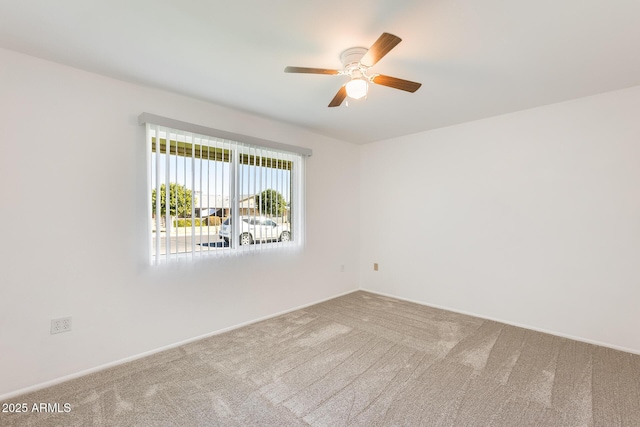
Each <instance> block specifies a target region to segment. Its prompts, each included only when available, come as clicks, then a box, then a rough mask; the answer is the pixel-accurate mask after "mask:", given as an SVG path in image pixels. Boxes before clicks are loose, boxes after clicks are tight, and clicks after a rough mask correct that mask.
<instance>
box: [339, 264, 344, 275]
mask: <svg viewBox="0 0 640 427" xmlns="http://www.w3.org/2000/svg"><path fill="white" fill-rule="evenodd" d="M340 273H344V264H342V265H340Z"/></svg>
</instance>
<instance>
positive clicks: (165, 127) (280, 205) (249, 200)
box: [139, 113, 311, 264]
mask: <svg viewBox="0 0 640 427" xmlns="http://www.w3.org/2000/svg"><path fill="white" fill-rule="evenodd" d="M139 122H140V123H144V124H146V132H147V151H148V156H147V159H148V160H147V165H148V171H149V173H148V181H149V183H148V202H149V209H148V212H149V224H150V226H149V253H150V257H151V262H152V263H153V264H159V263H163V262H166V261H169V260H185V259H196V258H201V257H204V256H230V255H238V254H243V253H257V252H262V251H265V250H279V249H285V248H286V249H291V248H296V247H300V246H301V245H302V242H303V230H304V223H303V221H304V188H303V186H304V158H305V156H308V155H310V154H311V152H310V150H308V149H304V148H301V147H294V146H288V145H285V144H279V143H275V142H271V141H263V140H257V139H255V138H251V137H246V136H242V135H235V134H230V133H227V132H223V131H219V130H216V129H210V128H204V127H201V126H197V125H191V124H188V123H184V122H179V121H176V120H172V119H167V118H163V117H159V116H154V115H151V114H148V113H143V114H142V115H141V116H140V117H139Z"/></svg>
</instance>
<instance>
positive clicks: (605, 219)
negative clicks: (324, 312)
mask: <svg viewBox="0 0 640 427" xmlns="http://www.w3.org/2000/svg"><path fill="white" fill-rule="evenodd" d="M361 153H362V156H361V192H360V201H361V207H360V209H361V212H362V215H361V218H362V221H361V243H360V248H361V263H360V268H361V281H362V282H361V287H363V288H365V289H369V290H373V291H377V292H381V293H386V294H391V295H396V296H399V297H402V298H406V299H412V300H416V301H420V302H423V303H427V304H432V305H438V306H443V307H448V308H451V309H454V310H458V311H464V312H469V313H475V314H477V315H481V316H485V317H490V318H495V319H499V320H503V321H507V322H510V323H515V324H520V325H524V326H527V327H532V328H537V329H542V330H547V331H551V332H553V333H556V334H563V335H569V336H573V337H576V338H579V339H582V340H591V341H595V342H600V343H603V344H606V345H609V346H614V347H618V348H624V349H627V350H630V351H634V352H640V327H639V326H640V310H639V309H638V303H639V302H640V268H639V266H640V196H639V194H640V193H639V191H640V163H639V159H640V87H634V88H630V89H626V90H621V91H616V92H610V93H606V94H601V95H597V96H593V97H589V98H583V99H578V100H574V101H570V102H565V103H561V104H556V105H549V106H545V107H541V108H536V109H532V110H528V111H522V112H518V113H514V114H509V115H504V116H500V117H494V118H490V119H485V120H480V121H476V122H471V123H466V124H462V125H458V126H453V127H449V128H443V129H438V130H433V131H429V132H424V133H420V134H415V135H410V136H406V137H402V138H396V139H392V140H387V141H383V142H378V143H373V144H368V145H365V146H363V147H362V150H361ZM374 262H378V263H379V264H380V270H379V271H378V272H374V271H373V268H372V264H373V263H374Z"/></svg>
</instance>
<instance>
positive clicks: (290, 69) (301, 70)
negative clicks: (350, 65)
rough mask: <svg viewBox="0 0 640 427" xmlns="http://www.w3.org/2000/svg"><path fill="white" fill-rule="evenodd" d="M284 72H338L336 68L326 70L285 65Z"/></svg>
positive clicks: (333, 73) (334, 73)
mask: <svg viewBox="0 0 640 427" xmlns="http://www.w3.org/2000/svg"><path fill="white" fill-rule="evenodd" d="M284 72H285V73H306V74H332V75H336V74H340V71H338V70H328V69H326V68H307V67H287V68H285V69H284Z"/></svg>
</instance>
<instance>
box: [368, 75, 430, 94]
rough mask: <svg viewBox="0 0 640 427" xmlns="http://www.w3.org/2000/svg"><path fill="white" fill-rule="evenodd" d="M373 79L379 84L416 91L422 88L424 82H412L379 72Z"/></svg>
mask: <svg viewBox="0 0 640 427" xmlns="http://www.w3.org/2000/svg"><path fill="white" fill-rule="evenodd" d="M371 81H372V82H373V83H375V84H377V85H382V86H388V87H392V88H394V89H400V90H406V91H407V92H412V93H413V92H415V91H417V90H418V89H420V86H422V83H417V82H412V81H409V80H403V79H398V78H396V77H390V76H385V75H382V74H377V75H375V76H373V78H372V79H371Z"/></svg>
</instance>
